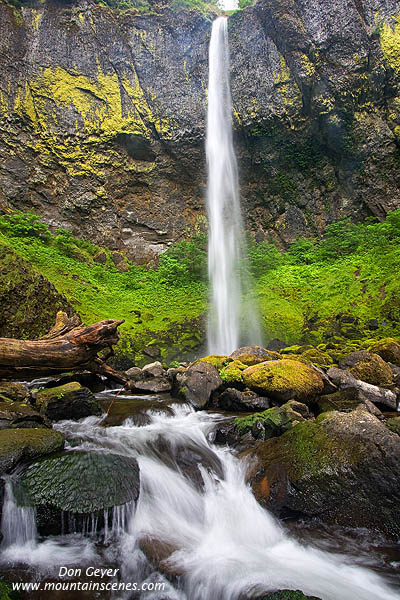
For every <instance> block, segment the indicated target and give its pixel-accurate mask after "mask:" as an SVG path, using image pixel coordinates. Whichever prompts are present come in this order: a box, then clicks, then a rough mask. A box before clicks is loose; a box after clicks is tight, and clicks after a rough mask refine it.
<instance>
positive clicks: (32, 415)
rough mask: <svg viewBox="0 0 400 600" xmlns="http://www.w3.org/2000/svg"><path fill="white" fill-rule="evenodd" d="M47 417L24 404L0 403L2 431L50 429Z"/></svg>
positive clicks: (0, 427)
mask: <svg viewBox="0 0 400 600" xmlns="http://www.w3.org/2000/svg"><path fill="white" fill-rule="evenodd" d="M49 425H50V424H49V422H48V420H47V419H46V417H44V416H43V415H41V414H39V413H38V412H37V411H36V410H34V409H33V408H32V407H31V406H29V405H28V404H26V403H24V402H0V429H6V428H8V427H12V428H30V427H33V428H37V427H48V426H49Z"/></svg>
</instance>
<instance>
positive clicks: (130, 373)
mask: <svg viewBox="0 0 400 600" xmlns="http://www.w3.org/2000/svg"><path fill="white" fill-rule="evenodd" d="M125 375H126V376H127V377H128V378H129V379H131V380H132V381H139V380H140V379H143V373H142V369H141V368H140V367H131V368H130V369H128V370H127V371H125Z"/></svg>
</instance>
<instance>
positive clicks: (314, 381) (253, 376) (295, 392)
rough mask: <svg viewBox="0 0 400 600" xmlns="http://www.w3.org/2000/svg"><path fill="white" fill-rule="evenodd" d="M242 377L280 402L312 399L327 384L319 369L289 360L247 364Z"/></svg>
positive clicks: (251, 385) (251, 386)
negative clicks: (249, 365)
mask: <svg viewBox="0 0 400 600" xmlns="http://www.w3.org/2000/svg"><path fill="white" fill-rule="evenodd" d="M242 377H243V381H244V383H245V385H246V386H247V387H249V388H250V389H252V390H254V391H256V392H259V393H260V394H263V395H265V396H269V397H270V398H273V399H275V400H278V401H281V402H285V401H287V400H292V399H294V400H299V401H303V402H310V401H311V400H312V399H313V398H314V397H315V396H317V395H318V394H320V393H321V392H322V390H323V387H324V385H323V381H322V379H321V377H320V376H319V374H318V373H317V372H316V371H314V370H313V369H311V368H310V367H309V366H307V365H305V364H303V363H301V362H299V361H296V360H288V359H282V360H279V361H271V362H264V363H261V364H258V365H255V366H253V367H248V368H247V369H245V370H244V371H243V373H242Z"/></svg>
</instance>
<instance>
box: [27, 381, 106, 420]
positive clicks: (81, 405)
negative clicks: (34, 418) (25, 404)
mask: <svg viewBox="0 0 400 600" xmlns="http://www.w3.org/2000/svg"><path fill="white" fill-rule="evenodd" d="M36 406H37V408H38V409H39V410H40V412H41V413H42V414H44V415H46V417H48V418H49V419H50V420H52V421H60V420H62V419H73V420H77V419H82V418H83V417H89V416H90V415H101V412H102V411H101V407H100V404H99V403H98V401H97V399H96V397H95V396H94V395H93V394H92V392H91V391H90V390H89V389H87V388H85V387H82V386H81V384H80V383H78V382H71V383H66V384H65V385H61V386H58V387H54V388H50V389H44V390H41V391H40V392H38V393H37V395H36Z"/></svg>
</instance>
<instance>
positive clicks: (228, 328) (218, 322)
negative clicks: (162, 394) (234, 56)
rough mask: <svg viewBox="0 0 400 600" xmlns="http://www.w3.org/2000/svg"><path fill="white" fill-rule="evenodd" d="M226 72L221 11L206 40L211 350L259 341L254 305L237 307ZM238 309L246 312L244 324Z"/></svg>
mask: <svg viewBox="0 0 400 600" xmlns="http://www.w3.org/2000/svg"><path fill="white" fill-rule="evenodd" d="M229 76H230V68H229V47H228V30H227V19H226V18H225V17H219V18H218V19H216V20H215V21H214V23H213V26H212V32H211V40H210V51H209V79H208V112H207V139H206V155H207V168H208V186H207V211H208V220H209V241H208V272H209V280H210V284H211V298H210V311H209V319H208V346H209V353H210V354H230V353H231V352H233V351H234V350H236V349H237V348H238V347H239V345H240V343H241V342H243V343H245V342H246V341H248V343H252V344H256V343H259V342H260V327H259V324H258V318H257V312H256V310H255V308H254V306H251V305H250V306H247V307H246V310H241V309H242V303H243V297H244V295H245V294H246V295H247V302H249V296H250V294H249V289H246V288H248V286H247V285H246V283H247V282H246V279H247V278H246V277H244V276H243V270H244V269H243V258H244V248H245V244H244V233H243V223H242V215H241V210H240V198H239V181H238V169H237V162H236V157H235V152H234V149H233V141H232V99H231V91H230V82H229ZM241 271H242V273H241ZM241 313H243V314H245V317H246V320H245V322H242V324H241Z"/></svg>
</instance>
